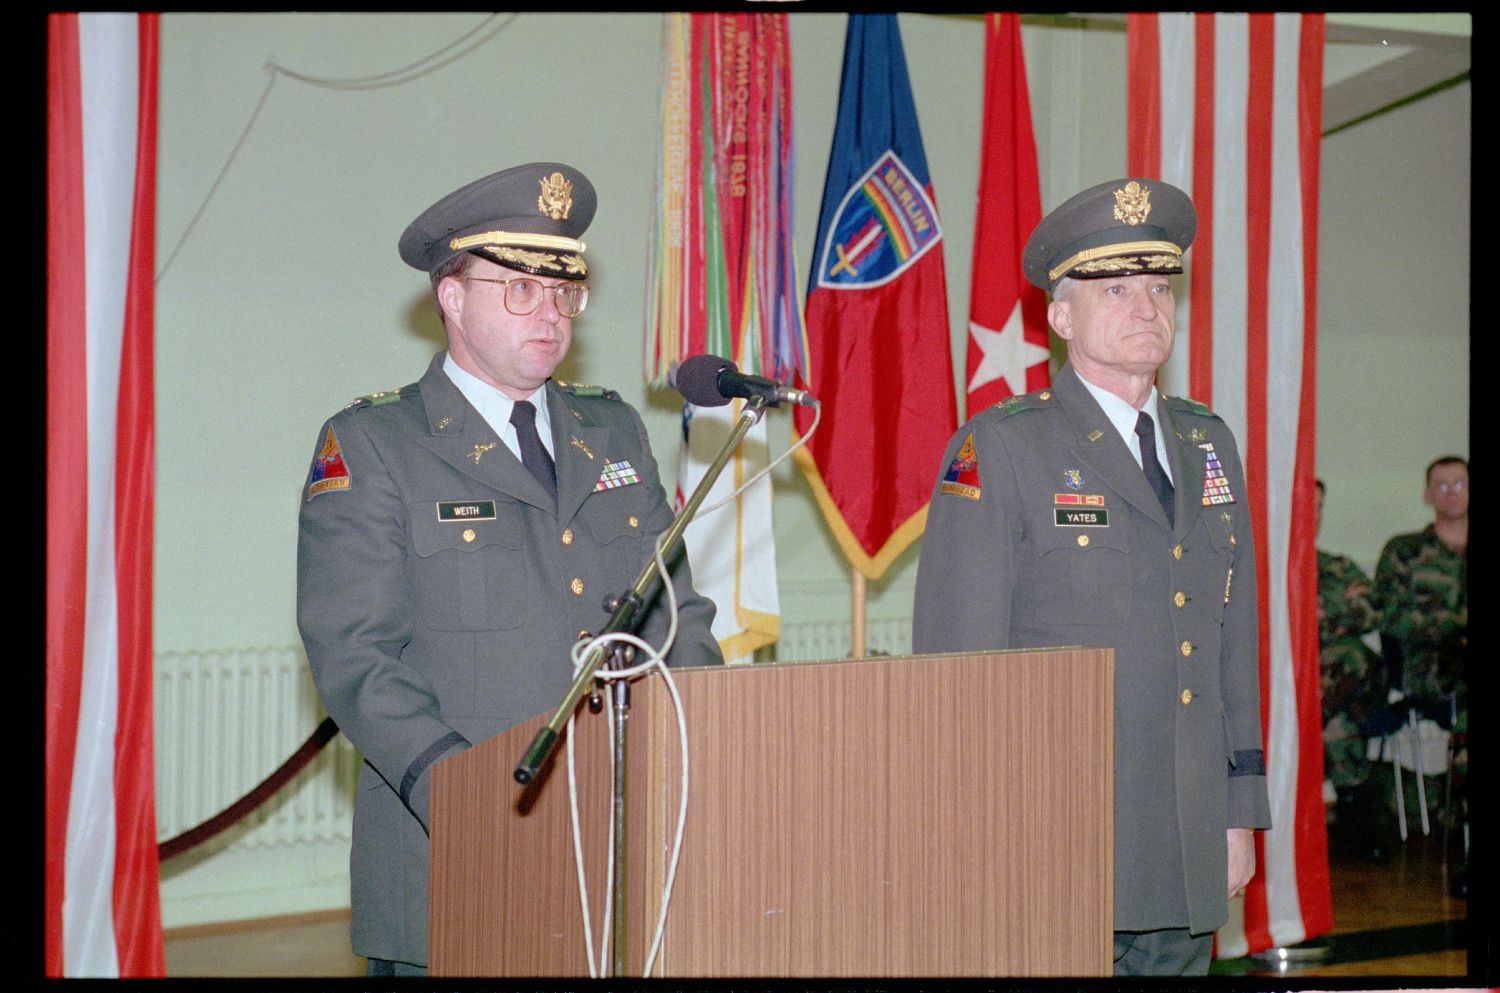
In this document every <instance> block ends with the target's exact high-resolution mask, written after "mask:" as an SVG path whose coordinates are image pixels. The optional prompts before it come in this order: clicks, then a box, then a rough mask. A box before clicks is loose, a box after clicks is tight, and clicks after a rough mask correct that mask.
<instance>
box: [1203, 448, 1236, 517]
mask: <svg viewBox="0 0 1500 993" xmlns="http://www.w3.org/2000/svg"><path fill="white" fill-rule="evenodd" d="M1198 447H1199V448H1201V449H1203V453H1204V456H1205V460H1204V464H1203V506H1205V507H1211V506H1213V505H1215V504H1220V503H1234V494H1233V493H1231V492H1230V490H1229V478H1228V477H1227V476H1225V475H1224V467H1223V466H1222V465H1220V464H1219V454H1218V453H1217V452H1215V451H1214V443H1213V442H1211V441H1205V442H1204V443H1203V444H1201V445H1199V446H1198Z"/></svg>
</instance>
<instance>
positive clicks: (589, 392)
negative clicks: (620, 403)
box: [553, 379, 620, 400]
mask: <svg viewBox="0 0 1500 993" xmlns="http://www.w3.org/2000/svg"><path fill="white" fill-rule="evenodd" d="M553 382H554V383H556V384H557V388H558V389H560V390H562V391H563V392H564V393H566V394H568V395H569V396H575V397H603V398H604V399H606V400H618V399H620V394H619V393H617V392H615V391H614V390H610V389H606V388H604V387H603V386H590V385H589V384H588V383H568V382H564V381H563V380H561V379H554V380H553Z"/></svg>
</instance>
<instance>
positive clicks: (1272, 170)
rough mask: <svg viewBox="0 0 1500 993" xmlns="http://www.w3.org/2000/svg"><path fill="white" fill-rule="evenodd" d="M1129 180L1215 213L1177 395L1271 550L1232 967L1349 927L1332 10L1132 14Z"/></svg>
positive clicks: (1229, 940)
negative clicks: (1338, 872) (1330, 521)
mask: <svg viewBox="0 0 1500 993" xmlns="http://www.w3.org/2000/svg"><path fill="white" fill-rule="evenodd" d="M1129 50H1130V57H1129V82H1130V86H1129V88H1130V106H1129V139H1130V140H1129V165H1128V168H1129V171H1130V173H1131V174H1132V175H1142V176H1157V177H1160V178H1162V179H1164V180H1166V181H1167V182H1170V183H1172V184H1174V185H1176V186H1178V187H1180V188H1181V189H1183V190H1185V191H1187V192H1188V193H1189V194H1190V195H1191V196H1192V198H1193V202H1194V204H1195V205H1196V206H1197V208H1198V234H1197V239H1196V240H1195V241H1194V243H1193V248H1192V251H1191V252H1190V253H1189V255H1188V260H1189V265H1188V272H1187V276H1186V277H1185V280H1186V284H1187V287H1188V289H1187V293H1186V295H1185V299H1183V300H1181V301H1180V310H1179V313H1178V339H1177V349H1176V354H1174V356H1173V359H1172V362H1171V363H1170V365H1169V366H1168V367H1166V368H1164V369H1163V371H1162V376H1161V381H1162V387H1163V389H1164V390H1165V391H1166V392H1168V393H1186V394H1188V395H1189V396H1192V397H1194V398H1196V399H1198V400H1201V401H1203V402H1204V403H1207V404H1208V405H1209V406H1211V407H1212V408H1213V409H1214V411H1215V412H1216V413H1218V414H1219V416H1220V417H1222V418H1224V420H1225V421H1226V422H1227V423H1228V424H1229V426H1230V427H1231V428H1232V429H1233V430H1234V432H1235V435H1236V437H1237V438H1238V439H1239V441H1240V449H1241V451H1242V452H1243V453H1244V459H1245V475H1246V482H1247V485H1248V487H1249V490H1250V494H1249V498H1250V511H1251V514H1252V516H1253V518H1254V525H1255V534H1256V548H1257V551H1258V559H1259V561H1258V562H1257V577H1256V578H1257V580H1258V583H1259V589H1260V596H1261V603H1260V628H1261V712H1262V728H1263V733H1264V735H1265V745H1266V767H1267V779H1268V782H1269V786H1270V791H1271V816H1272V820H1273V823H1274V824H1275V827H1274V828H1273V829H1272V830H1271V831H1268V832H1262V833H1258V834H1257V835H1256V847H1257V858H1258V864H1259V867H1260V870H1259V872H1258V873H1257V875H1256V877H1255V880H1254V881H1253V882H1252V883H1251V885H1250V888H1249V890H1248V892H1247V894H1246V897H1245V901H1244V904H1243V920H1242V921H1239V920H1231V922H1230V925H1229V927H1227V928H1225V929H1224V930H1223V931H1221V932H1220V933H1219V946H1218V954H1219V955H1220V956H1221V957H1228V956H1234V955H1240V954H1245V953H1247V952H1256V951H1260V950H1262V949H1265V948H1269V947H1273V946H1277V945H1286V944H1291V943H1295V942H1297V941H1301V940H1303V939H1305V938H1309V937H1312V936H1314V935H1317V934H1321V933H1323V932H1325V931H1327V930H1328V929H1329V928H1330V927H1331V926H1332V923H1333V909H1332V901H1331V897H1330V893H1329V885H1328V852H1327V837H1326V833H1325V828H1324V810H1323V801H1322V789H1321V787H1322V780H1323V748H1322V721H1321V715H1320V713H1319V700H1318V625H1317V559H1316V552H1315V548H1314V539H1315V536H1316V531H1317V525H1316V521H1315V519H1314V513H1313V483H1314V478H1315V475H1316V472H1315V466H1314V439H1315V427H1316V423H1317V417H1316V408H1315V402H1314V401H1315V397H1316V391H1315V382H1314V375H1315V372H1316V362H1315V355H1316V352H1315V347H1314V346H1315V339H1316V335H1315V331H1316V315H1317V308H1316V296H1317V259H1318V237H1317V236H1318V157H1319V147H1320V140H1321V138H1320V136H1321V130H1322V129H1321V123H1322V122H1321V118H1322V84H1323V17H1322V15H1321V14H1131V15H1130V18H1129Z"/></svg>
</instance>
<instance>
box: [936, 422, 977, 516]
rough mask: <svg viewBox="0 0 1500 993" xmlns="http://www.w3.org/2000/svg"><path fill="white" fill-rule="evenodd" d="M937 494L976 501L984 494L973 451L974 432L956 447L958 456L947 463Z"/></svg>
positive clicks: (975, 455) (975, 454)
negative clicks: (950, 494) (946, 494)
mask: <svg viewBox="0 0 1500 993" xmlns="http://www.w3.org/2000/svg"><path fill="white" fill-rule="evenodd" d="M938 492H940V493H952V494H953V495H954V496H961V497H967V498H968V499H970V500H978V499H979V498H980V496H981V495H983V493H984V484H983V483H982V482H981V481H980V479H979V455H978V454H977V453H976V452H975V451H974V432H973V431H970V432H969V434H968V437H966V438H964V443H963V444H962V445H960V446H958V454H957V455H955V456H953V461H952V462H950V463H948V471H947V472H945V473H943V481H942V482H941V483H939V484H938Z"/></svg>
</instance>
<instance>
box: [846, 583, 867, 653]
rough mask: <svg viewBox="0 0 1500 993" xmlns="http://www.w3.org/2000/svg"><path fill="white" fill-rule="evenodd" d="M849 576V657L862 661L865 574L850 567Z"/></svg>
mask: <svg viewBox="0 0 1500 993" xmlns="http://www.w3.org/2000/svg"><path fill="white" fill-rule="evenodd" d="M849 575H850V576H851V577H852V582H851V583H850V586H851V596H850V602H849V619H850V627H851V629H852V630H851V632H850V636H849V655H850V657H851V658H856V659H862V658H864V657H865V574H864V573H862V572H860V571H859V570H858V569H856V568H854V567H853V566H850V567H849Z"/></svg>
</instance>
